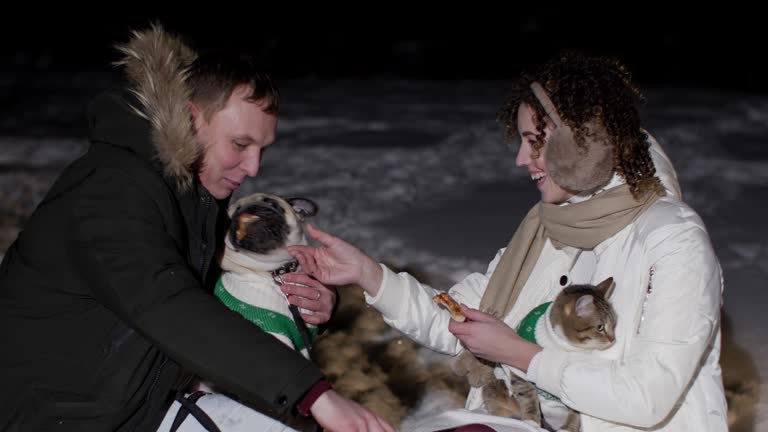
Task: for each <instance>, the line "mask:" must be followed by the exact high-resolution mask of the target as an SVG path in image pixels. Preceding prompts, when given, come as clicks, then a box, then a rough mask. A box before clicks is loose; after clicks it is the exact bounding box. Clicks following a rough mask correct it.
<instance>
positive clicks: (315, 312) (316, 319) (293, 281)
mask: <svg viewBox="0 0 768 432" xmlns="http://www.w3.org/2000/svg"><path fill="white" fill-rule="evenodd" d="M282 278H283V281H284V282H285V283H283V284H282V285H280V289H281V290H282V291H283V293H284V294H285V295H286V296H288V302H290V303H291V304H295V305H296V306H298V307H300V308H302V309H306V310H308V311H310V312H311V313H304V312H302V313H301V316H302V318H304V321H306V322H307V324H314V325H320V324H325V323H326V322H328V320H329V319H331V312H333V307H334V306H335V305H336V298H337V297H338V296H337V294H336V290H335V289H330V288H328V287H326V286H325V285H323V284H322V283H320V282H319V281H318V280H316V279H314V278H312V277H311V276H308V275H306V274H304V273H287V274H284V275H283V276H282Z"/></svg>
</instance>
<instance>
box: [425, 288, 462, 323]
mask: <svg viewBox="0 0 768 432" xmlns="http://www.w3.org/2000/svg"><path fill="white" fill-rule="evenodd" d="M432 301H433V302H435V303H437V304H439V305H442V306H445V308H446V309H448V312H450V313H451V318H453V319H454V320H455V321H458V322H464V321H466V320H467V317H465V316H464V314H463V313H461V307H460V306H459V303H457V302H456V300H454V299H453V297H451V295H450V294H448V293H447V292H441V293H439V294H437V295H435V296H434V297H432Z"/></svg>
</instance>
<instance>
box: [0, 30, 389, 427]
mask: <svg viewBox="0 0 768 432" xmlns="http://www.w3.org/2000/svg"><path fill="white" fill-rule="evenodd" d="M121 50H122V52H123V54H124V57H123V59H122V60H121V62H120V64H121V65H122V66H124V67H125V70H126V75H127V77H128V79H129V82H130V86H129V90H128V91H122V92H117V93H107V94H105V95H102V96H100V97H98V98H97V99H96V100H95V101H94V102H93V103H92V104H91V106H90V107H89V108H90V109H89V119H88V120H89V128H90V132H89V135H90V137H89V138H90V141H91V143H92V145H91V147H90V149H89V151H88V152H87V153H86V154H85V155H84V156H82V157H81V158H79V159H78V160H76V161H75V162H74V163H72V164H71V165H70V166H69V167H67V168H66V169H65V171H64V172H63V173H62V175H61V177H60V178H59V179H58V180H57V181H56V183H55V184H54V185H53V186H52V188H51V190H50V192H49V193H48V195H47V196H46V197H45V198H44V199H43V201H42V202H41V203H40V205H39V206H38V208H37V209H36V211H35V212H34V213H33V214H32V215H31V217H30V218H29V220H28V222H27V223H26V225H25V228H24V231H23V232H22V233H20V234H19V237H18V239H17V240H16V241H15V242H14V244H13V245H12V246H11V247H10V248H9V250H8V251H7V253H6V255H5V259H4V261H3V263H2V267H0V328H2V330H0V346H2V347H3V356H2V359H0V381H1V382H3V385H4V387H5V389H6V391H5V392H4V396H2V397H1V398H0V429H2V430H10V431H29V430H47V429H53V428H55V429H57V430H78V431H82V430H99V431H105V430H119V431H128V430H131V431H133V430H141V431H148V430H155V429H156V428H157V427H158V425H159V423H160V421H161V420H162V418H163V415H164V414H165V411H166V410H167V408H168V406H169V405H170V403H171V402H172V399H173V395H174V393H175V392H176V391H177V390H182V389H183V388H184V385H185V384H187V383H188V382H189V378H190V377H191V376H192V375H193V374H194V375H198V376H200V377H203V378H205V379H206V380H209V381H211V382H213V383H215V384H216V385H217V388H220V389H222V390H223V391H225V392H227V394H229V395H231V396H232V398H233V399H236V400H239V401H240V402H242V403H244V404H246V405H248V406H250V407H253V408H255V409H256V410H258V411H259V412H262V413H265V414H267V415H268V416H270V417H272V418H277V419H280V420H281V421H285V422H290V421H291V419H292V418H295V417H299V416H301V415H304V416H307V415H309V414H310V413H311V415H312V416H313V417H314V418H315V419H316V420H317V422H318V423H320V425H322V426H324V427H327V428H332V429H334V430H354V429H355V427H356V426H359V427H365V428H368V430H391V428H390V427H389V426H388V425H386V424H385V423H384V422H383V420H381V421H380V420H379V419H378V417H377V416H375V415H374V414H372V413H371V412H370V411H367V410H366V409H364V408H362V407H361V406H359V405H357V404H355V403H354V402H352V401H349V400H347V399H344V398H342V397H341V396H340V395H339V394H338V393H336V392H334V391H333V390H328V387H329V386H328V385H327V383H326V382H325V381H324V379H323V375H322V373H321V371H320V370H319V369H318V368H317V367H316V366H314V365H313V364H312V363H310V362H309V361H307V360H306V359H305V358H304V357H303V356H302V355H301V354H300V353H298V352H295V351H293V350H291V349H289V348H287V347H286V346H285V345H283V344H282V343H280V342H279V341H277V340H276V339H274V338H273V337H272V336H270V335H268V334H267V333H264V332H262V331H261V330H259V329H258V327H256V326H254V325H252V324H251V323H249V322H247V321H246V320H244V319H242V318H241V317H240V316H239V315H237V314H235V313H233V312H231V311H229V310H228V309H227V308H226V307H225V306H223V305H222V304H220V303H219V302H218V300H216V299H215V298H214V297H213V296H212V295H211V294H210V291H209V287H210V286H212V283H213V282H215V279H216V276H217V271H216V266H215V265H213V261H214V256H215V252H216V249H217V246H218V245H220V244H221V241H220V238H219V237H220V236H219V235H218V234H219V233H222V229H221V226H222V225H221V223H222V221H223V220H224V218H223V215H224V213H223V211H224V209H225V208H226V201H227V199H228V198H229V196H230V195H231V193H232V191H234V190H235V189H236V188H237V187H238V186H239V185H240V183H241V182H243V181H244V179H245V177H246V176H255V175H256V173H257V171H258V166H259V160H260V157H261V153H262V151H263V150H264V148H265V147H267V146H269V145H271V144H272V142H273V141H274V139H275V126H276V122H277V119H276V114H277V111H278V106H279V101H278V94H277V92H276V90H275V88H274V86H273V84H272V81H271V80H270V78H269V77H268V76H267V75H265V74H263V73H261V72H260V71H259V70H258V68H257V67H256V65H254V64H253V63H252V62H250V61H248V60H247V59H244V58H241V57H232V56H221V55H218V56H217V55H214V56H210V57H206V56H201V57H199V58H198V57H197V55H196V54H195V53H194V52H192V51H191V50H190V49H189V48H188V47H187V46H185V45H184V44H183V43H182V42H181V41H180V40H179V39H178V38H176V37H174V36H172V35H169V34H167V33H165V32H164V31H163V30H162V29H161V28H159V27H153V28H151V29H149V30H146V31H143V32H136V33H134V35H133V38H132V39H131V40H130V41H129V43H127V44H126V45H124V46H122V47H121ZM190 65H191V66H190ZM188 66H189V67H188ZM299 277H300V278H301V283H303V284H305V285H307V286H309V288H306V289H302V288H298V287H297V288H292V289H293V290H294V292H293V293H294V295H296V296H298V297H303V295H302V294H304V293H305V292H306V293H307V297H308V298H304V299H302V300H315V299H316V294H317V290H319V289H322V290H327V288H325V287H324V286H323V285H322V284H320V283H319V282H317V281H315V280H313V279H310V278H309V277H307V276H299ZM302 290H303V291H302ZM330 297H331V296H323V299H324V300H323V302H320V301H318V302H316V303H315V304H312V305H307V304H306V303H303V307H305V308H307V309H310V310H316V311H318V312H320V313H319V315H320V316H325V317H327V316H328V314H329V313H330V310H331V307H332V303H333V299H330V300H329V298H330Z"/></svg>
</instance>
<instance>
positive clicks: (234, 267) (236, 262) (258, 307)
mask: <svg viewBox="0 0 768 432" xmlns="http://www.w3.org/2000/svg"><path fill="white" fill-rule="evenodd" d="M317 211H318V208H317V204H315V203H314V202H313V201H311V200H309V199H306V198H287V199H286V198H282V197H280V196H277V195H273V194H268V193H254V194H252V195H248V196H245V197H243V198H241V199H239V200H237V201H236V202H235V203H233V204H231V205H230V206H229V208H228V210H227V212H228V214H229V217H230V220H231V223H230V225H229V227H228V229H227V233H226V239H225V247H224V253H223V255H222V258H221V269H222V275H221V278H220V279H219V281H218V283H217V284H216V289H215V291H214V293H215V295H216V297H218V298H219V299H220V300H221V301H222V302H223V303H224V304H225V305H226V306H227V307H229V308H230V309H232V310H233V311H235V312H237V313H239V314H240V315H242V316H243V317H244V318H246V319H247V320H249V321H251V322H252V323H254V324H256V325H257V326H259V327H261V328H262V329H263V330H264V331H266V332H268V333H270V334H272V335H273V336H275V337H276V338H277V339H279V340H280V341H282V342H283V343H285V344H286V345H288V346H290V347H291V348H293V349H295V350H297V351H299V352H301V353H302V354H303V355H304V356H305V357H307V358H309V345H310V344H311V342H312V341H313V340H314V338H315V337H316V336H317V326H315V325H311V324H307V323H305V322H304V320H303V319H302V318H301V316H300V315H299V312H305V313H306V312H307V311H306V310H303V309H299V308H297V307H296V306H291V305H290V304H289V303H288V299H287V297H286V295H285V294H284V293H283V292H282V291H281V290H280V283H281V282H282V280H281V275H283V274H285V273H286V272H291V271H296V270H297V267H298V263H297V262H296V260H295V258H294V257H293V256H291V255H290V254H289V253H288V251H287V250H286V246H292V245H299V244H307V239H306V236H305V234H304V228H303V222H304V219H305V218H308V217H311V216H314V215H315V214H317ZM318 294H319V292H318ZM291 309H293V310H291Z"/></svg>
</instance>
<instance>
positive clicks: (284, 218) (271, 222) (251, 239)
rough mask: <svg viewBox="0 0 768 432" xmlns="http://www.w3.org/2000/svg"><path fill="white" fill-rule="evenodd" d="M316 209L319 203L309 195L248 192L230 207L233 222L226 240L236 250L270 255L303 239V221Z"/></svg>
mask: <svg viewBox="0 0 768 432" xmlns="http://www.w3.org/2000/svg"><path fill="white" fill-rule="evenodd" d="M316 213H317V205H316V204H315V203H314V202H312V201H311V200H308V199H306V198H288V199H284V198H282V197H279V196H277V195H272V194H266V193H255V194H252V195H248V196H246V197H243V198H241V199H239V200H238V201H237V202H235V203H234V204H232V205H231V206H230V207H229V216H230V218H231V220H232V222H231V224H230V226H229V230H228V232H227V242H228V243H229V245H231V247H233V248H234V249H235V250H237V251H241V252H242V251H245V252H252V253H256V254H260V255H269V254H270V253H271V252H272V251H274V250H276V249H282V248H284V247H285V246H290V245H294V244H300V243H301V242H303V241H304V231H303V228H302V225H301V223H302V222H303V220H304V218H305V217H310V216H314V215H315V214H316Z"/></svg>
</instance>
